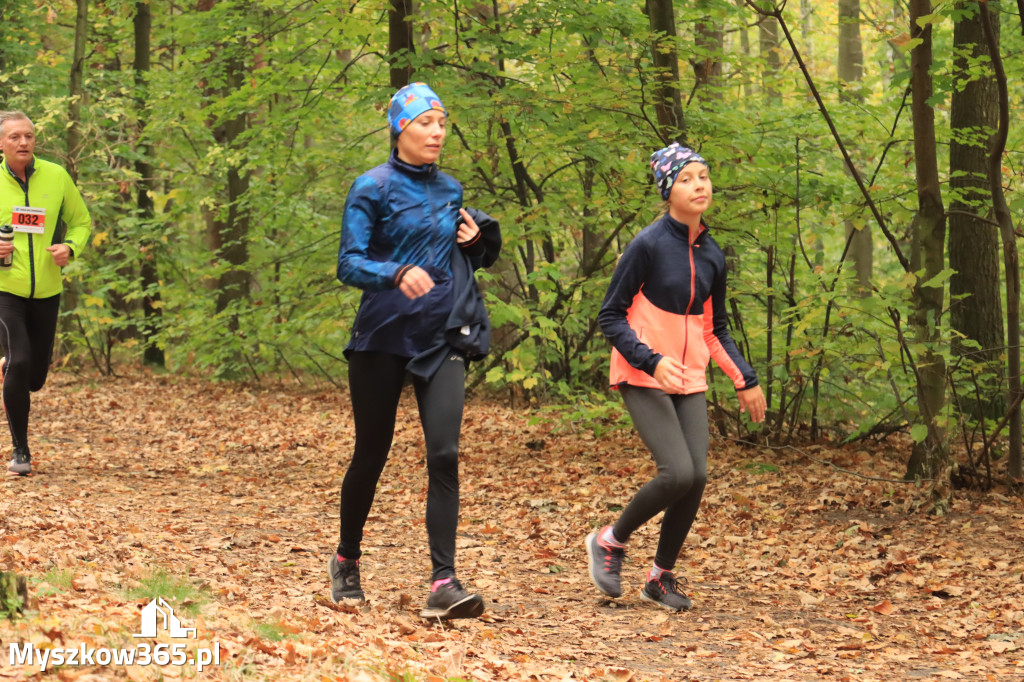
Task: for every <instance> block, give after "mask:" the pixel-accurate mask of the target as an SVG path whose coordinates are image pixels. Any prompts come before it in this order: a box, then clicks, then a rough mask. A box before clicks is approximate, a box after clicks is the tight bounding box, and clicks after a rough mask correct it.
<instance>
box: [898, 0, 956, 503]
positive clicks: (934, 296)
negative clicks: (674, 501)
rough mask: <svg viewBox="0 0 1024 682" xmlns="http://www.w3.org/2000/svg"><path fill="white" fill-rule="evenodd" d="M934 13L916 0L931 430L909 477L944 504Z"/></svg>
mask: <svg viewBox="0 0 1024 682" xmlns="http://www.w3.org/2000/svg"><path fill="white" fill-rule="evenodd" d="M929 14H931V2H930V0H911V2H910V36H911V38H912V39H920V40H921V41H922V42H921V43H920V44H919V45H917V47H915V48H914V50H913V52H912V53H911V94H912V97H913V102H912V104H911V114H912V118H913V127H914V170H915V174H916V178H917V216H916V217H915V219H914V230H913V240H914V250H913V266H914V269H915V271H917V270H920V269H923V270H924V273H923V275H922V276H921V278H919V279H918V280H917V282H916V283H915V284H914V288H913V306H914V309H913V311H912V313H911V322H912V323H913V325H914V331H915V334H916V338H917V341H918V343H919V344H920V346H921V347H922V348H923V350H921V351H919V354H918V357H917V358H916V367H915V369H916V372H917V377H916V378H917V398H918V409H919V414H920V418H921V421H922V422H923V423H924V425H925V426H926V427H927V435H926V436H925V437H924V439H923V440H922V441H921V442H920V443H918V447H917V448H915V451H914V454H913V456H912V457H911V459H910V462H909V463H908V467H907V477H908V478H916V477H925V478H931V479H932V480H933V483H932V494H933V498H934V501H935V503H936V505H937V507H938V508H939V509H942V508H944V506H945V505H946V504H947V502H948V496H949V450H948V445H947V443H946V429H945V425H944V423H943V422H942V411H943V409H944V408H945V405H946V363H945V360H944V359H943V357H942V355H941V353H940V352H939V349H938V344H939V342H940V339H941V336H940V329H941V318H942V302H943V294H944V287H943V286H941V285H939V286H922V283H924V282H928V281H929V280H931V279H932V278H933V277H935V276H936V275H938V274H939V273H940V272H941V271H942V270H943V266H944V264H945V262H944V261H945V242H946V217H945V212H944V209H943V205H942V192H941V185H940V183H939V165H938V158H937V153H936V143H935V112H934V110H933V109H932V106H931V105H930V104H929V102H928V101H929V99H930V98H931V96H932V75H931V66H932V29H931V24H929V23H925V25H924V26H923V27H922V26H920V25H918V21H917V20H918V19H919V18H921V17H924V16H927V15H929Z"/></svg>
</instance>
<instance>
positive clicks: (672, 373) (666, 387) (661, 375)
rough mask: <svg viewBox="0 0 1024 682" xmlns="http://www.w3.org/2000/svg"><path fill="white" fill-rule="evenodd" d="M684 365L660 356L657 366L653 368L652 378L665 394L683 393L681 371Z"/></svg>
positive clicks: (684, 367) (673, 359)
mask: <svg viewBox="0 0 1024 682" xmlns="http://www.w3.org/2000/svg"><path fill="white" fill-rule="evenodd" d="M685 369H686V365H684V364H683V363H681V362H679V361H678V360H676V359H675V358H670V357H668V356H662V358H661V360H659V361H658V365H657V366H656V367H655V368H654V378H655V380H656V381H657V382H658V385H659V386H661V390H663V391H665V393H671V394H677V393H682V392H683V371H684V370H685Z"/></svg>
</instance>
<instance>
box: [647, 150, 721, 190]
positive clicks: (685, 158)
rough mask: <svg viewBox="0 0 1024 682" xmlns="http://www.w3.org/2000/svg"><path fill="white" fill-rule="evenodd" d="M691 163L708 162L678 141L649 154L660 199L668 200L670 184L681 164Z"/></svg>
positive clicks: (705, 163)
mask: <svg viewBox="0 0 1024 682" xmlns="http://www.w3.org/2000/svg"><path fill="white" fill-rule="evenodd" d="M691 163H702V164H704V165H705V166H707V165H708V162H707V161H705V160H704V158H703V157H702V156H701V155H700V154H698V153H697V152H695V151H693V150H692V149H690V148H689V147H684V146H682V145H681V144H679V143H678V142H673V143H672V144H670V145H669V146H667V147H665V148H664V149H659V150H658V151H656V152H654V153H653V154H651V170H652V171H654V183H655V184H656V185H657V186H658V192H660V193H661V198H662V199H664V200H666V201H668V195H669V194H670V193H671V192H672V185H673V184H674V183H675V181H676V176H677V175H679V171H681V170H683V166H686V165H688V164H691Z"/></svg>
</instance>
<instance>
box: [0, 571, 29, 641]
mask: <svg viewBox="0 0 1024 682" xmlns="http://www.w3.org/2000/svg"><path fill="white" fill-rule="evenodd" d="M27 605H28V582H27V581H26V580H25V576H23V575H18V574H17V573H14V572H13V571H12V572H9V573H8V572H4V571H0V614H3V615H6V616H7V617H10V616H12V615H14V614H17V613H22V612H23V611H24V610H25V607H26V606H27ZM12 646H13V645H12Z"/></svg>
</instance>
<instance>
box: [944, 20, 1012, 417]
mask: <svg viewBox="0 0 1024 682" xmlns="http://www.w3.org/2000/svg"><path fill="white" fill-rule="evenodd" d="M974 4H975V3H973V2H962V3H960V5H961V6H969V5H974ZM965 52H969V53H970V54H971V57H972V60H973V59H976V58H977V57H980V56H982V55H988V48H987V46H986V44H985V35H984V31H983V29H982V26H981V15H980V13H978V12H974V13H973V14H971V15H970V16H965V17H963V18H961V19H960V20H959V21H958V22H957V23H956V26H955V27H954V28H953V54H954V55H955V57H954V62H953V69H954V71H953V76H954V78H956V79H957V80H959V81H964V80H967V79H970V80H967V82H966V83H964V84H963V87H956V88H954V90H953V101H952V109H951V121H950V123H951V126H952V131H953V135H952V139H951V141H950V151H949V178H950V179H949V185H950V189H952V190H954V192H953V199H952V201H951V202H950V215H949V267H950V268H952V269H953V270H955V271H956V273H955V274H954V275H953V277H952V278H951V279H950V280H949V294H950V299H951V300H950V325H951V326H952V327H953V329H955V330H956V331H958V332H959V333H960V334H963V336H964V337H965V338H966V339H970V340H973V341H976V342H977V343H978V345H979V346H980V347H981V349H980V350H975V349H974V348H965V346H964V344H963V343H962V342H961V341H960V338H959V337H954V338H953V352H954V353H956V354H958V355H961V356H964V357H966V358H969V359H970V360H972V361H976V362H983V363H992V364H997V363H1001V357H1002V351H1003V349H1002V346H1003V314H1002V307H1003V306H1002V301H1001V299H1000V292H999V282H1000V277H1001V275H1000V271H999V268H1000V264H999V229H998V227H995V226H993V225H992V223H991V222H990V221H988V220H986V219H985V214H986V213H987V212H988V208H989V206H990V200H991V196H992V195H991V188H990V186H989V179H988V146H989V145H988V141H989V139H990V138H991V135H992V132H993V131H995V129H996V126H998V125H999V93H998V88H997V86H996V82H995V78H994V77H993V75H992V73H991V72H986V73H985V74H984V75H982V76H979V77H975V78H971V77H970V76H969V75H968V69H969V68H970V66H969V60H968V59H967V57H965V56H963V54H964V53H965ZM988 56H991V55H988ZM958 299H959V300H958ZM975 407H976V408H980V407H981V406H975ZM994 407H995V408H996V411H998V412H999V413H1000V415H1001V413H1002V409H1003V407H1005V405H1004V404H1002V403H1001V402H1000V403H999V404H997V405H995V406H994ZM972 411H973V412H975V414H976V416H982V414H981V413H978V412H977V410H972ZM990 416H996V415H995V413H994V412H993V413H990Z"/></svg>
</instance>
